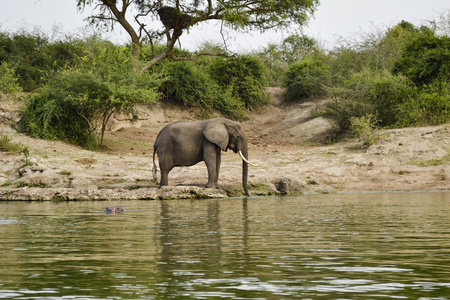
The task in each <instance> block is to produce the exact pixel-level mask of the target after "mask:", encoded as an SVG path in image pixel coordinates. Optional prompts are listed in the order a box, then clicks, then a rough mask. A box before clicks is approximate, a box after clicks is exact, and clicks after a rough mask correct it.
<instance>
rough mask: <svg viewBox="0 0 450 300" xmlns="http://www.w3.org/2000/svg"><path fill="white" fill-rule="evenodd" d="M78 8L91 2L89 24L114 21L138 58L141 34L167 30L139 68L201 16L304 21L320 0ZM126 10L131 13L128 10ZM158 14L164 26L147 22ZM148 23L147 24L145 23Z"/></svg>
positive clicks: (103, 1) (129, 2) (255, 24)
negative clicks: (164, 41) (163, 41)
mask: <svg viewBox="0 0 450 300" xmlns="http://www.w3.org/2000/svg"><path fill="white" fill-rule="evenodd" d="M76 1H77V6H78V8H79V9H80V10H82V9H84V8H85V7H86V6H94V14H93V15H92V16H91V17H89V18H88V19H89V20H90V21H91V23H92V24H96V25H107V26H108V25H109V28H110V29H112V28H113V27H114V25H116V24H117V23H119V24H120V26H122V27H123V29H125V31H126V32H127V33H128V35H129V36H130V38H131V43H132V57H133V58H134V60H136V61H137V60H138V59H139V53H140V44H141V42H142V40H143V38H144V37H146V38H148V39H149V41H150V43H151V44H152V45H153V40H154V39H155V38H157V37H161V36H164V35H165V36H166V39H167V44H166V47H165V49H164V51H163V52H161V53H159V54H155V53H154V56H153V58H152V59H151V60H150V61H149V62H147V64H146V65H145V66H144V67H143V69H142V71H146V70H148V69H149V68H151V67H152V66H153V65H154V64H155V63H157V62H158V61H160V60H162V59H165V58H168V57H170V56H171V54H172V50H173V47H174V45H175V43H176V41H177V40H178V38H179V37H180V36H181V34H182V33H183V30H185V29H187V28H189V27H191V26H194V25H195V24H198V23H200V22H205V21H209V20H221V21H222V22H224V23H225V24H226V25H229V27H230V28H231V29H244V30H250V29H258V30H260V31H262V32H264V31H266V30H268V29H272V28H284V27H287V26H291V25H292V24H298V25H303V24H304V23H305V22H307V21H308V18H309V16H310V15H311V14H313V13H314V11H315V9H316V8H317V6H318V4H319V0H290V1H288V0H262V1H254V0H229V1H224V0H193V1H190V0H184V1H183V0H167V1H163V0H76ZM131 14H134V15H133V16H131ZM158 19H159V20H160V22H161V23H162V25H163V26H158V25H155V24H154V23H152V24H150V22H151V21H154V20H158ZM150 25H151V26H152V28H150Z"/></svg>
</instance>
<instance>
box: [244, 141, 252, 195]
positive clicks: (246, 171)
mask: <svg viewBox="0 0 450 300" xmlns="http://www.w3.org/2000/svg"><path fill="white" fill-rule="evenodd" d="M242 155H244V157H245V158H246V159H242V187H243V188H244V192H245V194H246V195H247V197H249V196H250V193H249V192H248V187H247V182H248V162H247V161H248V147H247V141H246V140H244V142H243V143H242ZM246 160H247V161H246Z"/></svg>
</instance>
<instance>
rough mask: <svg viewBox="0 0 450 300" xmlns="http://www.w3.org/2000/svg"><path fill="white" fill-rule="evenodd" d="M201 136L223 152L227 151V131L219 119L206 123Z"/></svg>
mask: <svg viewBox="0 0 450 300" xmlns="http://www.w3.org/2000/svg"><path fill="white" fill-rule="evenodd" d="M203 134H204V135H205V137H206V139H207V140H208V141H210V142H211V143H214V144H216V145H217V146H219V147H220V149H222V150H223V151H225V150H227V146H228V138H229V137H228V129H227V127H226V126H225V124H224V122H222V120H221V119H214V120H211V121H209V122H208V125H206V127H205V129H204V130H203Z"/></svg>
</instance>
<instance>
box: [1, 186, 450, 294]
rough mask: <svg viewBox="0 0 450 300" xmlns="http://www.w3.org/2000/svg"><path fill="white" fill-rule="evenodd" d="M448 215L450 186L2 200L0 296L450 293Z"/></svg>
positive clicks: (449, 214)
mask: <svg viewBox="0 0 450 300" xmlns="http://www.w3.org/2000/svg"><path fill="white" fill-rule="evenodd" d="M111 205H119V206H122V207H124V208H125V209H126V210H127V211H126V212H124V213H122V214H116V215H107V214H105V213H104V212H102V211H103V210H104V209H105V207H106V206H111ZM449 216H450V193H372V194H338V195H305V196H300V197H267V198H266V197H265V198H256V197H255V198H248V199H242V198H236V199H222V200H171V201H119V202H114V203H109V202H96V201H95V202H59V203H52V202H0V236H1V239H0V270H1V271H0V298H8V299H63V298H64V299H389V298H392V299H450V298H449V297H450V296H449V295H450V221H449Z"/></svg>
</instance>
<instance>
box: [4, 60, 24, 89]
mask: <svg viewBox="0 0 450 300" xmlns="http://www.w3.org/2000/svg"><path fill="white" fill-rule="evenodd" d="M21 91H22V88H21V87H20V85H19V81H18V79H17V77H16V74H15V68H14V67H12V66H10V65H9V63H7V62H3V63H2V64H0V92H3V93H5V94H15V93H20V92H21Z"/></svg>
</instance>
